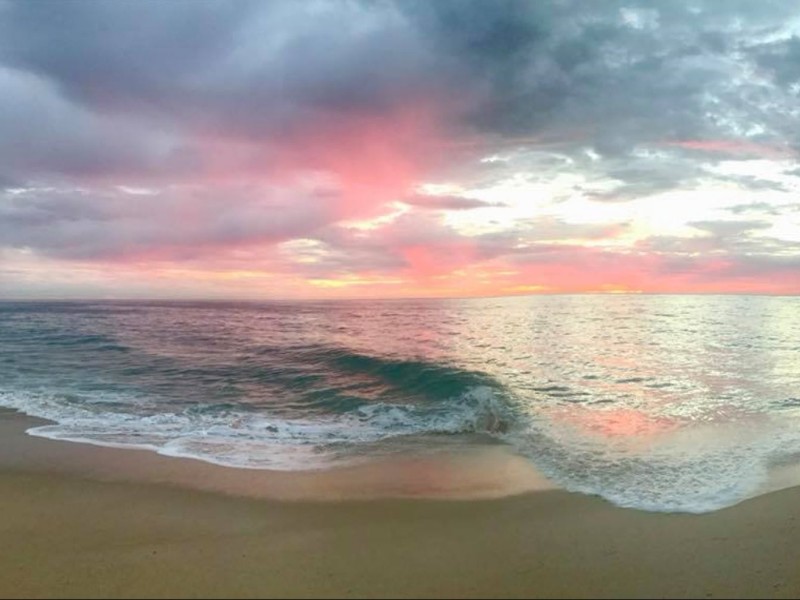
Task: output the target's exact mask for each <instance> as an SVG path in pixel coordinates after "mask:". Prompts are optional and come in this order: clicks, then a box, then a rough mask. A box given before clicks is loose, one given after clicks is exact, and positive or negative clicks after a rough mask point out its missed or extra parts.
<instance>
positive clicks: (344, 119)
mask: <svg viewBox="0 0 800 600" xmlns="http://www.w3.org/2000/svg"><path fill="white" fill-rule="evenodd" d="M794 12H795V7H793V6H792V5H791V3H788V2H777V1H776V2H771V1H768V2H759V3H754V2H748V1H738V0H737V1H730V2H725V3H719V2H714V1H713V0H707V1H706V0H698V1H696V2H692V3H677V2H668V1H655V2H641V1H636V0H631V1H627V0H626V1H624V2H623V1H621V0H620V1H617V0H610V1H608V2H591V1H586V0H554V1H541V2H518V1H506V0H497V1H494V2H477V1H465V0H437V1H435V2H429V1H427V0H404V1H402V2H399V1H398V2H393V1H391V0H381V1H376V2H341V3H330V2H317V1H314V0H312V1H309V2H303V3H299V2H295V1H281V0H275V1H271V2H256V1H248V0H241V1H237V2H227V1H222V0H196V1H193V2H170V3H156V2H135V1H132V0H119V1H118V2H109V3H102V2H96V1H91V0H74V1H71V2H69V3H66V2H60V1H58V0H41V1H38V2H25V1H11V2H4V3H3V4H2V9H0V249H6V250H9V249H11V250H13V251H14V252H15V253H17V252H21V251H25V252H30V253H33V254H34V255H37V256H38V257H40V258H42V260H45V259H47V260H59V261H63V262H69V261H72V263H74V264H78V263H81V264H82V263H83V262H87V261H88V262H94V263H96V264H98V265H102V264H112V263H114V262H116V263H120V264H121V263H131V262H140V263H146V262H148V261H150V262H153V263H159V264H165V263H174V264H181V265H193V266H196V267H197V268H198V269H199V268H202V265H203V264H205V265H206V267H207V268H208V269H210V270H213V269H222V268H226V269H231V270H247V269H257V268H267V267H268V268H269V269H272V270H273V271H274V272H281V273H283V275H286V277H292V276H294V275H295V274H296V275H297V276H298V277H300V278H303V277H307V278H319V279H325V278H326V277H327V278H330V277H335V276H350V277H356V278H358V277H362V278H363V277H364V276H365V275H364V274H365V273H366V274H372V275H374V276H375V277H382V276H390V277H394V276H396V275H398V274H399V275H400V276H402V277H408V278H410V279H413V280H418V281H422V280H425V281H427V282H428V283H430V282H432V281H434V280H435V279H436V278H445V277H449V276H451V275H452V273H455V272H459V271H464V270H467V271H469V270H470V269H473V270H479V269H481V268H483V267H486V268H487V269H488V268H489V267H492V268H493V269H495V271H496V272H497V273H501V272H504V269H510V270H513V268H516V267H515V266H519V267H520V268H521V269H523V271H525V269H530V270H529V271H526V272H525V273H523V275H524V276H529V277H534V278H535V277H538V276H539V275H541V276H542V277H543V278H545V279H546V278H547V277H551V278H553V280H554V281H558V282H560V285H563V284H565V282H566V279H565V278H566V277H567V275H559V274H558V273H557V272H556V270H557V266H558V265H560V266H561V267H562V268H563V273H565V274H568V275H569V276H570V277H577V278H583V279H584V280H586V281H590V282H593V283H592V285H601V280H602V277H603V274H602V272H605V273H606V275H607V276H608V277H609V278H610V279H613V280H614V281H616V282H622V281H623V280H625V277H633V278H634V279H631V280H630V282H629V283H631V285H633V283H636V284H637V285H639V284H641V285H645V284H647V285H650V286H651V287H652V286H654V285H656V284H655V279H657V277H658V275H659V274H661V275H662V276H665V277H666V276H669V277H676V276H675V275H674V272H673V271H672V270H670V269H673V268H674V269H678V270H680V269H684V268H690V267H691V265H694V268H696V269H697V273H698V274H699V275H698V277H701V276H702V274H703V273H715V274H716V275H715V277H721V278H724V277H723V275H724V274H725V273H728V274H730V277H739V275H738V273H740V272H741V273H747V276H754V275H753V273H754V271H749V270H747V268H746V267H745V266H744V265H749V264H755V262H753V261H755V259H753V261H750V259H749V258H747V256H746V255H745V254H746V252H751V253H753V254H754V256H758V257H759V258H758V260H760V261H762V263H761V264H764V265H768V264H772V263H769V258H768V257H769V256H770V253H772V256H774V257H778V256H780V257H781V258H780V259H778V258H776V262H775V263H774V264H773V265H772V266H771V267H770V268H775V269H779V268H783V267H782V266H781V265H783V264H784V263H785V262H786V260H788V259H785V257H784V255H785V254H787V252H788V251H787V249H786V248H785V247H784V246H782V245H781V244H780V243H778V242H774V241H773V242H769V241H766V240H767V238H766V237H765V236H766V234H767V229H768V227H770V226H771V225H772V223H773V222H774V219H773V220H770V219H769V217H773V216H777V215H778V214H781V215H785V214H786V213H787V212H790V211H789V209H785V208H780V209H778V208H776V207H777V204H775V203H773V200H772V199H771V198H773V196H770V200H763V198H762V196H760V195H759V194H762V193H763V194H773V195H774V197H778V196H779V195H787V194H789V193H794V191H795V190H794V187H793V184H792V182H791V181H790V180H789V179H788V178H787V177H779V178H770V177H769V176H767V175H764V176H761V175H760V174H758V173H757V172H756V171H754V172H752V173H751V172H747V173H744V172H734V171H735V169H733V170H731V169H728V170H723V169H719V168H716V167H717V166H719V165H721V164H722V163H725V162H726V161H730V160H731V159H736V160H737V161H740V162H742V163H743V162H745V161H749V160H754V159H759V160H762V161H774V162H776V163H777V162H780V161H783V162H787V163H788V162H789V161H792V160H793V159H794V158H795V157H796V156H797V152H798V149H800V146H798V142H797V140H798V139H800V125H798V120H797V112H796V101H797V93H798V88H797V86H798V82H800V71H798V68H797V65H798V60H797V58H798V48H800V42H798V37H797V32H796V31H795V30H793V29H792V27H793V26H794V25H793V21H792V19H791V17H794V16H795V15H794ZM784 174H786V175H788V171H785V172H784ZM437 182H438V183H441V184H445V187H444V188H443V189H447V190H455V191H454V192H452V193H447V194H443V195H425V194H419V193H415V190H418V189H427V188H425V187H421V186H422V184H424V183H437ZM526 186H527V187H526ZM704 186H705V187H706V188H711V187H714V186H718V187H720V188H723V189H725V190H729V191H731V193H733V192H736V193H738V194H739V195H736V196H735V197H736V198H737V199H735V200H731V204H732V206H729V207H728V208H727V209H725V208H723V209H721V210H723V211H724V212H723V215H724V213H725V212H727V215H728V216H729V217H730V218H729V219H721V218H718V217H720V213H719V212H717V213H714V212H713V211H712V212H709V211H705V212H704V211H703V210H701V208H702V206H701V205H703V204H705V202H706V201H705V200H698V203H697V204H698V205H697V206H690V207H683V208H681V209H680V210H681V211H683V210H685V211H686V214H685V215H684V218H683V221H684V224H686V223H688V224H689V226H691V227H694V228H695V229H697V230H698V231H700V232H703V235H702V236H698V237H697V238H692V239H691V240H686V239H678V238H675V237H674V236H671V235H667V234H661V235H659V232H658V231H656V232H651V233H653V235H651V236H650V238H649V239H648V240H647V241H645V242H642V244H640V245H639V246H629V247H627V249H626V250H625V251H623V250H619V251H618V250H614V251H611V250H609V249H608V248H599V249H598V248H589V246H591V245H598V246H601V245H602V244H603V242H605V241H611V240H614V241H615V243H616V244H617V245H619V244H620V241H619V239H618V238H620V237H622V236H624V235H627V234H630V233H631V230H632V227H633V225H631V224H629V223H630V221H631V219H632V217H630V216H629V215H630V214H631V213H630V212H628V213H624V212H621V213H620V214H625V215H627V216H622V217H619V216H610V217H608V219H606V220H605V221H603V222H596V221H597V219H596V218H595V217H596V215H597V214H609V215H613V214H616V213H614V211H615V210H616V209H620V210H623V209H625V208H626V206H628V203H634V204H633V205H634V206H635V201H636V200H639V199H643V198H650V197H653V196H656V195H658V194H662V193H664V192H669V191H672V192H680V191H686V190H697V189H701V188H704ZM136 190H146V191H147V192H146V193H135V191H136ZM526 190H532V191H526ZM745 193H746V194H750V195H749V196H747V197H746V198H744V196H743V194H745ZM515 194H516V195H515ZM572 197H579V198H582V199H589V200H594V201H596V203H595V204H593V205H592V206H594V207H595V208H596V209H597V210H596V214H595V211H594V210H592V209H590V210H592V214H591V215H589V218H587V219H586V220H585V221H586V222H582V221H583V220H582V219H580V218H577V216H576V215H574V214H573V215H569V214H567V213H560V212H559V208H558V206H557V205H558V204H559V203H561V202H564V201H565V200H567V199H570V198H572ZM764 197H766V196H764ZM741 198H744V199H741ZM397 202H402V203H403V204H405V210H406V213H405V214H404V215H401V216H399V217H396V216H392V215H393V211H394V210H395V208H396V207H397V204H396V203H397ZM710 202H711V201H710V200H709V203H710ZM764 202H766V204H767V205H766V206H763V205H762V203H764ZM587 204H590V203H587ZM782 206H783V205H782ZM746 207H749V208H746ZM478 209H486V211H479V210H478ZM565 210H566V209H565ZM709 210H710V209H709ZM490 211H491V212H490ZM604 211H608V212H604ZM694 211H697V214H695V213H694ZM455 213H458V214H457V215H456V214H455ZM448 215H449V216H450V217H452V218H451V219H449V220H448V219H447V218H446V217H447V216H448ZM483 215H486V216H487V219H489V218H491V219H492V220H493V224H491V226H490V227H489V229H490V230H491V233H487V232H486V228H481V227H477V225H476V223H477V221H478V219H479V218H480V217H481V216H483ZM753 215H757V216H758V217H759V220H753V219H750V217H751V216H753ZM473 217H474V219H473V225H475V227H476V231H480V233H476V231H473V232H471V233H470V234H469V235H468V234H467V233H465V231H466V229H465V228H463V227H462V228H461V229H458V228H457V227H456V226H455V225H454V224H453V223H454V222H456V221H457V220H458V219H461V220H462V221H463V220H467V219H470V218H473ZM762 217H763V220H762V219H761V218H762ZM365 223H366V224H365ZM498 223H502V225H498ZM581 248H583V249H581ZM691 248H694V250H691ZM704 248H705V250H704ZM640 252H641V253H644V254H646V253H647V252H650V253H652V255H651V256H639V254H638V253H640ZM693 252H695V253H700V254H702V253H703V252H711V253H715V255H716V254H720V255H725V259H726V260H728V261H731V262H730V265H733V266H730V265H729V266H728V267H725V268H723V267H722V266H720V265H721V263H720V264H719V265H716V266H714V267H713V268H712V267H711V266H709V265H705V266H704V265H703V264H701V262H702V261H701V262H694V263H693V262H691V261H693V260H694V259H691V260H690V261H689V262H686V261H687V260H689V259H690V258H691V257H689V256H688V255H690V254H691V253H693ZM14 256H16V257H17V258H15V259H14V260H21V259H20V258H19V255H18V254H14ZM204 261H205V263H204ZM614 261H621V263H620V264H623V265H627V267H626V269H627V270H626V269H623V268H622V267H620V268H619V269H618V268H617V267H615V266H614ZM670 261H672V262H670ZM748 261H750V262H748ZM544 265H552V267H547V269H553V270H552V271H547V272H546V273H545V272H544V271H541V269H545V267H544ZM676 265H677V266H676ZM686 265H689V267H687V266H686ZM736 265H742V267H741V269H739V270H737V267H736ZM536 269H540V271H537V270H536ZM587 269H588V270H592V269H594V270H596V271H597V273H594V271H593V272H592V273H591V275H587ZM273 271H270V272H271V273H273ZM781 272H782V271H781ZM537 273H539V275H537ZM646 274H649V275H646ZM665 274H666V275H665ZM523 275H520V277H522V276H523ZM545 275H546V276H545ZM484 276H485V277H489V275H487V274H484ZM709 276H710V275H709ZM741 276H745V275H741ZM496 277H499V278H501V279H502V277H504V276H502V275H496ZM509 277H510V276H509ZM681 277H683V275H681ZM686 277H688V275H687V276H686ZM654 278H655V279H654ZM634 280H635V281H634ZM672 281H673V283H676V285H677V283H678V280H677V279H673V280H672ZM681 281H683V280H681ZM637 282H638V283H637ZM687 282H688V279H687V280H686V281H684V283H685V284H686V285H689V283H687ZM517 283H518V284H519V285H523V286H524V285H525V284H526V282H524V281H518V282H517ZM612 283H613V282H612ZM695 284H696V282H694V281H692V282H691V285H695ZM287 285H288V284H287ZM431 285H432V284H431ZM531 285H545V286H546V285H548V284H547V283H546V282H544V283H543V282H542V281H540V280H538V279H537V280H536V281H535V282H534V283H532V284H531ZM576 285H577V284H576ZM620 285H621V283H620ZM720 285H721V284H720Z"/></svg>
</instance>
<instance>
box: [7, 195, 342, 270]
mask: <svg viewBox="0 0 800 600" xmlns="http://www.w3.org/2000/svg"><path fill="white" fill-rule="evenodd" d="M311 208H313V210H311ZM334 215H335V211H334V210H333V206H332V205H331V204H330V202H326V200H325V198H320V197H319V196H318V195H316V194H314V193H313V192H311V193H309V192H307V191H303V190H296V189H294V190H293V189H289V190H280V189H274V190H271V189H261V188H259V189H255V188H249V187H246V186H244V187H236V186H225V187H217V188H212V189H208V188H206V189H202V190H197V189H183V190H180V189H179V190H169V189H168V190H164V191H162V192H161V193H159V194H156V195H130V194H125V193H122V192H119V191H101V190H90V191H87V190H53V189H42V190H36V189H33V190H29V191H28V192H26V193H22V194H11V193H8V192H7V193H5V194H2V195H0V248H3V247H5V248H26V249H30V250H33V251H35V252H37V253H41V254H44V255H47V256H51V257H57V258H67V259H82V260H114V259H124V258H126V257H127V258H131V259H136V258H137V257H139V256H148V255H151V256H152V257H154V258H171V259H179V260H186V259H190V258H193V257H197V256H209V255H210V256H213V254H214V252H215V251H216V249H217V248H219V247H220V246H225V247H236V246H238V245H248V244H263V243H276V242H280V241H285V240H287V239H291V238H293V237H302V236H304V235H308V234H309V233H311V232H313V231H315V230H316V229H318V228H319V227H322V226H324V225H326V224H327V223H329V222H331V221H332V220H334V219H335V216H334Z"/></svg>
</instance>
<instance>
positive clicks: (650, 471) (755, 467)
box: [507, 414, 800, 513]
mask: <svg viewBox="0 0 800 600" xmlns="http://www.w3.org/2000/svg"><path fill="white" fill-rule="evenodd" d="M797 425H798V421H797V419H796V418H795V419H793V420H790V421H787V419H786V415H781V416H780V418H779V417H777V416H775V415H768V414H756V415H751V416H750V418H749V419H746V420H740V421H733V422H728V423H714V424H707V423H692V422H685V423H682V424H681V425H680V426H679V427H674V428H671V429H670V428H668V429H665V430H664V431H662V432H659V433H652V432H647V433H644V434H643V433H641V432H640V433H639V434H638V435H637V434H636V433H633V434H631V435H620V436H619V437H617V438H614V437H609V436H601V435H599V434H596V433H592V432H588V433H587V432H586V431H585V430H584V431H581V432H580V433H579V434H576V432H575V431H574V429H573V428H570V427H564V426H563V425H562V424H559V423H554V422H552V421H549V422H548V421H547V420H546V419H545V420H542V421H540V422H538V423H536V422H532V423H531V425H530V427H529V428H527V429H526V430H523V431H521V432H520V431H518V432H515V433H514V434H513V435H511V436H507V437H508V439H509V441H510V442H511V443H512V444H514V445H515V446H516V447H517V448H518V449H519V450H520V451H521V452H522V453H523V454H524V455H526V456H528V457H530V458H531V459H532V460H533V462H534V463H535V464H536V466H537V467H538V468H539V469H540V470H541V471H542V472H543V473H544V474H545V475H546V476H547V477H549V478H550V479H551V480H552V481H554V482H556V483H558V484H560V485H561V486H563V487H564V488H565V489H567V490H570V491H576V492H581V493H585V494H592V495H598V496H602V497H603V498H605V499H607V500H609V501H610V502H612V503H614V504H616V505H618V506H623V507H630V508H637V509H641V510H647V511H656V512H687V513H704V512H711V511H714V510H719V509H721V508H725V507H728V506H732V505H734V504H737V503H739V502H741V501H743V500H745V499H748V498H751V497H754V496H757V495H760V494H763V493H766V492H768V491H771V490H772V489H775V488H776V485H777V484H776V479H775V477H773V476H772V475H771V473H772V472H773V471H774V470H775V469H776V468H778V465H779V463H780V462H781V459H782V458H785V457H787V456H791V455H797V453H798V452H800V429H798V427H797ZM782 481H783V482H784V483H786V481H788V480H787V479H784V480H782Z"/></svg>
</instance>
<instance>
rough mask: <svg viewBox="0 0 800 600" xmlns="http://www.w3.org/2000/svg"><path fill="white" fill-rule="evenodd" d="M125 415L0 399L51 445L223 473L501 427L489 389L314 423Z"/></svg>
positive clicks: (329, 460)
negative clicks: (175, 461) (152, 457)
mask: <svg viewBox="0 0 800 600" xmlns="http://www.w3.org/2000/svg"><path fill="white" fill-rule="evenodd" d="M114 401H115V404H116V405H117V406H120V405H121V406H125V407H126V408H127V410H129V411H130V412H125V413H122V412H114V411H110V410H107V409H106V408H105V407H104V406H103V403H102V402H91V403H83V404H78V403H75V402H70V401H68V400H67V399H65V397H63V396H59V395H57V394H46V393H30V392H13V393H11V392H0V405H4V406H7V407H10V408H14V409H16V410H19V411H21V412H24V413H26V414H28V415H31V416H34V417H39V418H43V419H47V420H50V421H54V422H55V424H53V425H44V426H41V427H35V428H32V429H30V430H29V433H30V434H32V435H36V436H39V437H45V438H49V439H55V440H62V441H73V442H81V443H88V444H94V445H97V446H107V447H115V448H139V449H147V450H151V451H154V452H158V453H159V454H163V455H167V456H180V457H185V458H195V459H199V460H203V461H206V462H211V463H214V464H219V465H223V466H230V467H238V468H250V469H271V470H290V471H291V470H313V469H323V468H329V467H331V466H334V465H339V464H353V463H355V462H361V461H363V460H364V458H365V457H364V453H363V452H362V453H359V452H355V451H353V449H354V448H357V447H359V446H364V445H369V444H375V443H377V442H380V441H382V440H385V439H387V438H397V437H402V436H410V435H419V434H426V433H464V432H473V431H476V430H480V428H482V427H483V426H484V425H486V424H489V425H491V424H492V423H494V422H496V421H498V420H500V419H501V418H502V417H501V412H502V406H501V404H500V401H499V400H497V399H496V398H495V395H494V393H493V391H492V390H491V389H490V388H475V389H473V390H470V391H468V392H467V393H465V394H464V395H463V396H462V397H460V398H458V399H455V400H454V401H452V402H445V403H443V404H442V405H441V406H439V407H435V408H433V409H432V408H430V407H427V408H426V407H419V406H414V405H396V404H387V403H376V404H373V405H369V406H367V407H362V408H361V409H359V410H357V411H355V412H354V413H350V414H345V415H338V416H334V415H329V416H320V417H317V418H315V419H301V418H295V419H287V418H278V417H270V416H268V415H265V414H264V413H254V412H247V411H244V410H235V409H232V410H227V411H225V412H224V413H222V414H220V413H216V414H215V413H213V412H212V413H209V412H202V411H196V410H195V411H191V410H189V411H184V412H182V413H158V414H137V412H135V411H137V410H141V408H142V407H141V405H137V403H136V402H132V401H131V399H129V398H128V399H125V398H115V399H114Z"/></svg>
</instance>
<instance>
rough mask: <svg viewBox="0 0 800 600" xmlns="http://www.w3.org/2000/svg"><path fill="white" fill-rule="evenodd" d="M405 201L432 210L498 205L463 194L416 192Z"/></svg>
mask: <svg viewBox="0 0 800 600" xmlns="http://www.w3.org/2000/svg"><path fill="white" fill-rule="evenodd" d="M403 203H404V204H408V205H409V206H416V207H419V208H424V209H431V210H471V209H473V208H491V207H497V204H496V203H493V202H485V201H483V200H477V199H475V198H465V197H463V196H433V195H425V194H415V195H413V196H406V197H405V198H403Z"/></svg>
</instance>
